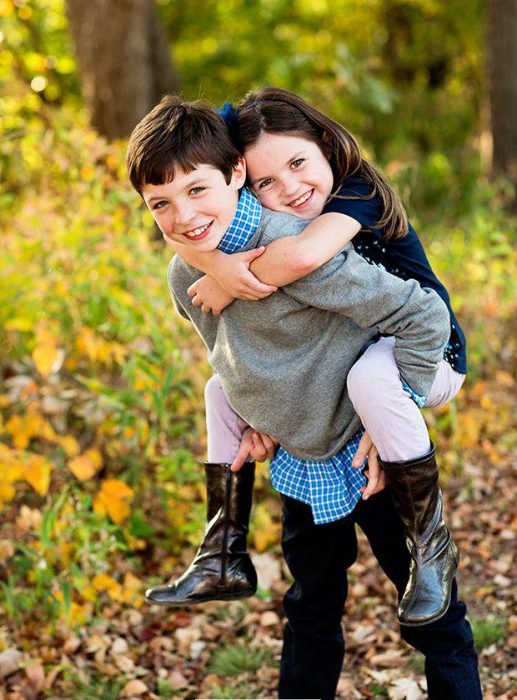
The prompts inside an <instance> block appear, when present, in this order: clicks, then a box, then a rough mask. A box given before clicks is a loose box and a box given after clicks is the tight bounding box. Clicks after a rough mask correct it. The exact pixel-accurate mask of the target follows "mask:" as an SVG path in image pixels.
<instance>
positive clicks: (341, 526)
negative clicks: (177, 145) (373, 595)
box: [279, 489, 482, 700]
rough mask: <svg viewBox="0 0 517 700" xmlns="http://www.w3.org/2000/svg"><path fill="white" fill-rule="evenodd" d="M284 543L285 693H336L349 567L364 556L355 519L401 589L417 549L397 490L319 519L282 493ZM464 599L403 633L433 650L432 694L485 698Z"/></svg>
mask: <svg viewBox="0 0 517 700" xmlns="http://www.w3.org/2000/svg"><path fill="white" fill-rule="evenodd" d="M282 511H283V530H282V547H283V550H284V556H285V559H286V561H287V564H288V566H289V569H290V571H291V573H292V575H293V577H294V583H293V585H292V586H291V588H290V589H289V590H288V591H287V593H286V595H285V598H284V609H285V614H286V616H287V624H286V627H285V630H284V647H283V651H282V664H281V670H280V684H279V697H280V698H320V699H321V700H332V699H333V698H334V697H335V693H336V686H337V683H338V680H339V675H340V673H341V668H342V664H343V657H344V653H345V642H344V638H343V632H342V628H341V618H342V615H343V607H344V604H345V600H346V597H347V591H348V585H347V568H348V567H350V566H351V565H352V564H353V563H354V561H355V560H356V557H357V538H356V533H355V524H356V523H357V524H358V525H359V527H360V528H361V529H362V530H363V532H364V533H365V535H366V537H367V538H368V541H369V542H370V546H371V548H372V550H373V553H374V554H375V556H376V557H377V559H378V561H379V564H380V565H381V567H382V568H383V570H384V572H385V573H386V575H387V576H388V577H389V578H390V579H391V580H392V581H393V583H394V584H395V586H396V587H397V590H398V592H399V595H401V594H402V592H403V591H404V588H405V586H406V582H407V578H408V571H409V553H408V551H407V548H406V544H405V540H404V533H403V531H402V524H401V521H400V518H399V516H398V514H397V512H396V511H395V508H394V506H393V502H392V500H391V497H390V494H389V490H388V489H385V490H384V491H382V492H381V493H379V494H377V495H375V496H372V497H371V498H370V499H368V500H367V501H362V500H361V501H360V502H359V504H358V505H357V507H356V509H355V510H354V512H353V513H352V514H351V515H349V516H348V517H346V518H343V519H342V520H339V521H337V522H334V523H329V524H326V525H314V521H313V519H312V513H311V509H310V507H309V506H307V505H305V504H304V503H301V502H300V501H295V500H294V499H292V498H289V497H287V496H282ZM465 612H466V607H465V604H464V603H463V602H461V601H458V598H457V586H456V582H455V583H454V587H453V592H452V601H451V605H450V607H449V610H448V611H447V613H446V615H445V616H444V617H442V619H441V620H438V621H437V622H433V623H431V624H429V625H425V626H424V627H404V626H401V627H400V631H401V635H402V638H403V639H405V640H406V642H408V644H411V646H413V647H415V649H418V651H420V652H422V653H423V654H424V656H425V674H426V678H427V686H428V693H429V698H430V700H478V699H479V698H481V697H482V694H481V686H480V682H479V675H478V665H477V655H476V652H475V650H474V645H473V641H472V630H471V628H470V625H469V623H468V622H467V620H466V619H465Z"/></svg>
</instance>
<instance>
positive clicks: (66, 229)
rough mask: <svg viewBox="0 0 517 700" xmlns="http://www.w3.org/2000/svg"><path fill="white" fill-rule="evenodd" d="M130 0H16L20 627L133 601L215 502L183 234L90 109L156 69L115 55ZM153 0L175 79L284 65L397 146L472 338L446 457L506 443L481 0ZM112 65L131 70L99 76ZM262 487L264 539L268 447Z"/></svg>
mask: <svg viewBox="0 0 517 700" xmlns="http://www.w3.org/2000/svg"><path fill="white" fill-rule="evenodd" d="M126 4H127V6H128V8H129V9H128V12H129V11H130V9H131V7H134V6H137V5H138V3H133V4H132V5H131V3H126ZM115 5H116V6H117V7H118V11H119V12H122V10H121V8H123V7H124V3H114V4H113V3H112V4H111V5H110V3H109V2H106V0H103V1H101V0H96V2H93V1H92V2H88V3H83V7H82V8H81V3H79V8H78V4H77V3H74V2H70V3H69V4H68V7H67V6H65V3H64V2H63V0H0V136H1V139H0V179H1V191H0V223H1V234H0V236H1V239H0V240H1V245H2V255H1V256H0V285H1V286H0V290H1V302H2V303H1V305H0V343H1V349H2V352H1V359H0V372H1V375H0V382H1V384H0V411H1V413H0V440H1V442H0V462H1V470H2V479H1V480H0V507H1V508H2V511H1V514H0V527H1V530H0V574H1V579H2V580H1V581H0V585H1V591H2V596H1V600H2V607H3V610H4V612H5V613H6V615H7V618H8V619H10V620H11V621H13V620H14V619H17V620H18V623H17V624H18V625H22V627H21V628H18V629H23V634H24V635H25V636H26V638H29V637H30V636H31V629H32V633H33V634H36V627H37V628H38V629H40V630H41V629H48V630H50V631H51V633H52V634H53V633H54V632H53V630H55V628H56V625H62V626H65V627H66V626H68V627H70V626H74V625H76V624H79V623H81V622H84V621H86V620H88V619H89V618H90V617H91V616H92V615H95V614H97V613H99V611H100V610H101V609H102V610H104V611H105V609H106V605H108V604H109V605H115V606H117V605H118V606H125V605H126V606H127V605H130V606H135V607H139V605H140V603H141V594H142V587H143V585H144V583H143V579H145V580H146V582H149V581H150V580H153V577H156V578H155V579H154V580H161V579H162V578H163V577H164V576H167V575H168V574H169V573H170V571H171V568H172V567H173V566H174V564H175V563H176V561H177V559H176V557H177V555H178V553H179V551H180V550H181V548H182V547H183V546H184V544H185V542H189V541H191V542H192V543H194V542H195V541H196V540H197V539H198V535H199V528H200V523H201V520H202V514H203V505H202V498H203V484H202V480H201V479H200V473H201V468H200V466H199V464H200V461H201V460H202V458H203V452H204V436H203V433H204V422H203V405H202V387H203V384H204V381H205V380H206V378H207V377H208V376H209V369H208V367H207V366H206V362H205V358H204V352H203V348H202V347H201V344H200V343H199V341H198V340H197V339H196V338H195V337H194V336H193V334H192V332H191V330H190V329H189V328H188V326H187V324H185V323H183V322H182V321H181V320H179V319H177V318H175V316H174V312H173V308H172V305H171V302H170V299H169V297H168V292H167V287H166V281H165V270H166V263H167V257H168V256H167V253H166V251H164V250H163V247H162V244H161V242H160V241H157V240H156V236H155V234H154V232H153V226H152V219H151V217H150V216H149V215H148V214H147V213H146V212H145V211H144V210H143V206H142V204H141V202H140V201H139V199H138V197H137V196H136V195H135V194H134V192H133V191H132V190H131V188H130V186H129V184H128V183H127V181H126V174H125V165H124V152H125V145H126V137H127V135H128V133H129V131H128V126H127V124H125V125H123V126H122V127H121V132H120V133H118V137H117V138H113V134H110V133H106V132H107V131H109V129H108V128H106V129H101V128H100V127H98V128H93V126H92V125H95V124H101V123H104V124H106V123H109V122H110V120H109V119H108V120H106V119H105V120H104V122H102V120H99V119H98V118H96V115H95V114H94V110H95V109H100V108H99V102H98V101H97V103H96V102H95V100H96V99H97V100H99V99H100V101H101V102H100V103H101V104H104V105H105V106H106V105H107V104H108V103H110V105H111V107H113V102H114V101H115V102H117V103H118V106H119V107H120V105H122V106H123V107H124V109H123V110H122V111H123V112H124V113H126V115H127V114H129V113H130V110H131V108H132V105H133V104H136V103H138V104H139V105H141V104H142V101H141V100H140V101H139V100H137V99H136V91H138V90H140V88H142V90H144V92H145V89H144V88H145V87H146V86H147V87H149V80H150V79H144V82H145V83H146V85H144V86H142V85H140V86H138V85H136V86H133V87H128V86H127V84H126V81H127V80H128V76H127V75H126V73H128V74H129V73H132V71H131V70H130V69H129V68H128V70H127V71H123V70H122V71H120V72H119V73H118V74H117V73H116V71H115V72H114V73H113V71H112V73H110V72H109V71H108V70H107V69H105V68H104V61H105V59H106V58H107V57H108V54H109V52H110V51H111V52H115V53H116V51H117V50H118V49H120V50H122V49H121V47H122V44H123V43H124V42H123V41H122V40H114V35H115V34H116V32H117V31H118V30H117V29H116V28H115V27H116V26H120V27H123V28H125V29H124V31H126V32H129V30H127V27H129V26H130V24H131V17H130V16H129V15H128V16H127V17H126V18H125V19H124V21H122V18H121V22H120V24H119V25H117V24H116V23H115V24H114V23H113V22H112V21H111V20H110V16H109V13H110V12H113V7H114V6H115ZM146 5H147V9H146V11H149V7H150V8H152V10H153V13H154V9H155V7H156V14H155V15H153V19H152V20H149V22H151V21H152V22H155V23H157V24H156V26H159V30H160V32H161V36H162V37H165V39H166V45H167V53H168V59H169V60H170V65H169V66H168V68H167V75H168V76H169V78H168V80H170V89H174V88H176V87H178V85H179V86H180V89H181V91H182V93H183V94H184V95H185V96H186V98H188V99H195V98H197V97H200V96H201V97H206V98H209V99H210V100H211V101H212V102H213V103H215V104H221V103H223V102H224V101H226V100H228V99H230V100H238V99H239V98H240V97H241V96H242V95H243V93H245V92H246V91H247V90H248V89H250V88H253V87H256V86H258V85H264V84H274V85H279V86H282V87H287V88H290V89H292V90H295V91H296V92H298V93H300V94H301V95H303V96H304V97H306V98H307V99H309V100H310V101H312V102H314V104H316V105H317V106H318V107H320V108H321V109H323V110H325V111H327V112H328V113H329V114H331V115H332V116H333V117H334V118H335V119H337V120H339V121H341V122H342V123H343V124H345V125H346V126H347V128H349V129H350V130H351V131H352V132H353V133H354V134H355V135H356V136H357V138H358V139H359V142H360V143H361V144H362V145H363V148H364V150H365V152H366V153H367V154H368V156H369V157H371V158H372V159H373V160H375V161H376V162H377V164H379V165H380V166H381V167H382V168H383V169H384V171H385V172H386V174H387V175H388V176H389V178H390V179H391V180H392V182H393V183H394V184H395V185H396V186H397V187H398V189H399V191H400V193H401V195H402V198H403V200H404V202H405V204H406V206H407V208H408V210H409V213H410V217H411V219H412V221H413V223H414V224H415V225H416V227H417V230H418V231H419V232H420V233H421V235H422V237H423V240H424V242H425V244H426V247H427V249H428V251H429V253H430V257H431V259H432V261H433V265H434V266H435V268H436V270H437V273H438V274H439V276H440V277H441V278H442V279H443V280H444V281H445V283H446V284H447V285H448V287H449V289H450V291H451V294H452V297H453V302H454V306H455V308H456V309H457V313H458V315H459V318H460V319H461V320H462V322H463V324H464V326H465V328H466V331H467V334H468V338H469V349H470V374H469V380H468V383H467V385H466V389H465V391H464V392H463V394H462V396H463V397H464V398H462V399H460V405H459V408H460V410H457V407H456V405H453V406H451V407H449V408H446V409H443V410H442V411H441V412H440V411H438V412H437V413H435V414H433V416H431V417H430V418H429V422H430V427H431V430H432V431H433V437H434V439H435V440H436V441H437V442H438V443H439V444H440V446H441V448H442V453H443V455H444V468H445V470H446V471H447V470H448V471H449V473H450V474H456V475H461V474H462V473H463V472H462V469H463V465H464V460H465V459H466V457H465V456H466V455H467V457H469V455H470V457H469V459H470V458H471V456H472V455H474V454H479V455H485V458H486V459H488V460H489V463H490V464H496V463H497V461H498V460H499V459H502V458H503V457H504V455H508V454H509V451H510V449H511V445H510V438H509V432H508V428H509V426H510V424H511V412H510V410H509V409H508V407H506V408H505V407H504V406H503V409H501V411H500V413H499V415H498V422H496V421H494V418H493V411H494V405H495V403H496V401H497V399H496V398H494V397H497V392H498V389H497V387H498V386H503V387H506V389H508V387H511V386H512V385H513V384H512V382H513V380H512V376H511V361H512V337H513V336H512V328H511V321H512V318H513V313H514V309H513V307H512V293H513V291H514V287H513V286H512V285H513V283H512V277H513V276H514V273H513V268H512V262H513V260H512V247H511V243H512V239H511V235H512V230H513V228H512V227H513V225H514V223H515V222H514V220H513V219H512V217H511V213H510V212H511V209H512V201H513V195H514V189H513V188H514V184H513V182H512V178H513V176H514V172H515V171H512V170H511V168H507V171H506V172H503V175H505V176H503V177H498V178H494V177H493V176H492V174H493V173H492V170H491V143H492V140H493V138H492V136H493V135H492V133H491V122H490V117H489V115H490V105H489V93H490V84H489V81H488V78H487V51H486V40H485V37H486V23H487V19H486V17H487V15H486V8H485V2H484V1H483V0H451V2H448V3H443V2H440V1H438V0H370V1H369V2H365V1H364V0H334V1H333V2H332V3H331V2H329V1H328V0H298V1H296V0H227V1H226V2H218V1H217V0H174V1H173V0H159V1H158V2H157V3H156V6H153V5H152V3H149V2H147V3H146ZM87 8H90V9H91V10H92V11H93V10H94V11H95V12H97V21H96V23H94V25H92V26H96V27H97V29H98V31H99V33H100V32H101V31H104V32H105V33H106V32H107V38H106V36H105V37H104V39H103V40H102V41H104V44H102V42H101V44H100V45H101V46H105V49H104V50H103V51H100V50H99V51H97V54H96V55H95V54H94V56H93V67H92V57H91V56H90V57H88V56H86V55H85V54H84V51H83V54H81V50H80V43H81V41H84V37H81V36H80V31H79V30H78V29H77V27H79V28H80V27H83V28H84V27H85V26H90V25H87V22H86V20H87V19H88V17H87V18H86V19H85V20H84V21H81V17H80V16H79V17H78V16H77V13H78V12H81V11H83V12H86V10H87ZM104 11H105V12H106V13H107V17H104V15H103V12H104ZM68 18H70V26H76V32H75V34H74V36H75V39H74V41H72V35H71V33H70V31H69V20H68ZM90 19H91V17H90ZM108 20H109V21H108ZM138 26H140V27H142V26H143V25H138ZM146 26H147V25H146ZM149 26H150V25H149ZM153 26H154V25H153ZM89 31H92V32H93V30H92V29H91V27H90V29H89ZM153 31H154V30H153ZM134 32H135V36H136V35H138V36H140V34H139V32H140V29H138V27H137V28H136V29H134ZM127 35H128V36H129V34H127ZM131 36H132V35H131ZM110 37H111V38H110ZM140 38H141V37H140ZM87 41H89V42H90V44H89V45H90V46H93V47H95V46H96V44H95V41H94V39H93V35H92V36H89V38H88V37H87ZM142 41H143V40H142ZM126 43H127V44H128V45H129V46H124V49H125V50H129V49H131V50H133V49H134V46H136V45H137V43H134V45H133V44H131V42H129V41H128V42H126ZM132 47H133V48H132ZM141 55H143V54H139V56H141ZM81 56H82V58H81ZM128 60H129V59H128ZM139 61H140V63H141V64H143V63H144V59H139ZM113 65H116V57H115V59H112V63H111V67H112V68H113ZM99 69H100V70H104V71H105V72H104V75H105V76H108V75H112V76H116V77H113V78H112V82H109V81H108V80H107V78H105V79H104V80H101V81H100V83H99V82H98V81H97V83H96V82H95V79H94V77H92V71H93V72H95V70H99ZM162 77H163V75H162ZM118 87H125V90H126V98H127V101H126V102H124V101H123V98H122V97H120V98H117V97H116V89H117V88H118ZM162 91H163V90H162ZM94 93H95V94H94ZM146 94H147V93H146ZM512 94H513V93H512ZM144 103H145V100H144ZM150 106H151V104H149V105H148V106H147V107H146V108H145V109H144V112H145V111H146V109H148V108H149V107H150ZM140 109H142V108H141V107H140ZM119 111H120V110H119ZM141 116H143V114H142V113H140V114H136V115H133V114H132V113H131V117H132V119H133V124H134V123H136V121H137V119H138V118H140V117H141ZM96 119H97V121H96ZM111 126H113V127H115V126H116V125H115V117H113V120H112V123H111V124H110V127H111ZM130 126H131V125H130ZM129 128H130V127H129ZM514 129H515V124H514ZM115 134H117V132H116V131H115ZM508 149H509V150H510V152H511V144H508ZM513 155H515V154H513ZM495 170H496V171H497V168H496V169H495ZM500 170H501V169H499V172H500ZM487 382H488V384H487ZM490 382H495V384H494V387H495V388H494V389H493V393H490V392H487V391H486V390H485V389H486V387H487V386H492V385H491V384H490ZM480 387H481V389H480ZM483 387H484V388H483ZM476 392H477V393H476ZM482 398H484V399H486V400H485V402H484V403H483V400H482ZM259 491H260V492H261V494H262V498H261V499H257V507H256V509H255V521H254V522H255V526H254V545H255V547H256V548H257V549H258V550H259V551H263V550H265V549H267V548H268V547H271V546H273V547H274V546H278V532H279V519H278V505H277V504H276V500H275V497H274V496H273V495H272V494H271V493H270V492H269V489H268V486H267V472H266V471H265V470H263V471H262V472H261V476H260V479H259ZM466 497H467V496H466ZM31 626H32V627H31ZM12 633H13V634H14V632H12ZM5 634H7V632H5ZM4 636H5V635H4ZM5 639H7V637H5ZM5 639H4V641H3V642H2V638H1V636H0V644H3V645H4V646H5V645H7V644H8V642H6V641H5Z"/></svg>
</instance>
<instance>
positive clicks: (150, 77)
mask: <svg viewBox="0 0 517 700" xmlns="http://www.w3.org/2000/svg"><path fill="white" fill-rule="evenodd" d="M67 15H68V21H69V25H70V32H71V35H72V39H73V41H74V44H75V53H76V58H77V63H78V67H79V72H80V75H81V84H82V91H83V96H84V100H85V103H86V105H87V107H88V109H89V111H90V115H91V124H92V126H93V127H94V128H95V129H97V131H99V133H101V134H103V135H104V136H107V137H108V138H110V139H113V138H124V137H126V136H128V135H129V134H130V133H131V131H132V129H133V127H134V126H135V125H136V124H137V123H138V122H139V121H140V119H141V118H142V117H143V116H144V115H145V114H146V113H147V112H148V111H149V110H150V109H151V107H152V106H153V105H154V104H156V102H158V100H159V99H160V97H161V96H162V95H164V94H167V93H171V92H177V91H178V89H179V80H178V76H177V74H176V72H175V71H174V69H173V66H172V63H171V58H170V52H169V46H168V43H167V39H166V37H165V33H164V31H163V28H162V26H161V25H160V22H159V18H158V15H157V12H156V8H155V5H154V2H153V1H152V0H67Z"/></svg>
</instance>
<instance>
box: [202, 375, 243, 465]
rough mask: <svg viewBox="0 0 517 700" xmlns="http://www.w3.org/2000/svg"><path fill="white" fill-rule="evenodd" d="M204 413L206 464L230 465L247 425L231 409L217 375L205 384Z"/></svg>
mask: <svg viewBox="0 0 517 700" xmlns="http://www.w3.org/2000/svg"><path fill="white" fill-rule="evenodd" d="M205 411H206V432H207V457H208V462H216V463H217V462H220V463H225V464H231V463H232V462H233V460H234V459H235V457H236V455H237V452H238V451H239V446H240V444H241V438H242V433H243V432H244V430H245V428H247V427H248V424H247V423H246V422H245V421H244V420H243V419H242V418H241V417H240V416H239V415H238V414H237V413H236V412H235V411H234V410H233V408H232V407H231V405H230V402H229V401H228V399H227V397H226V394H225V393H224V389H223V387H222V386H221V382H220V381H219V377H218V376H217V374H214V376H213V377H210V379H209V380H208V382H207V383H206V387H205Z"/></svg>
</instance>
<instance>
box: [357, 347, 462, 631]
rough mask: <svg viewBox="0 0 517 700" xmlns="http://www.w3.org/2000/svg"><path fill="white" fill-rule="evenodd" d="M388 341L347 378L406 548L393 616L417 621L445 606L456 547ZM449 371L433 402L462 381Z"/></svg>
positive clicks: (430, 457) (431, 457) (419, 421)
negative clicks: (407, 564)
mask: <svg viewBox="0 0 517 700" xmlns="http://www.w3.org/2000/svg"><path fill="white" fill-rule="evenodd" d="M393 347H394V339H393V338H381V339H380V340H379V341H378V342H377V343H375V344H374V345H372V346H371V347H369V348H368V349H367V350H366V352H365V353H364V355H363V356H362V357H361V358H360V359H359V360H358V361H357V362H356V364H355V365H354V367H353V368H352V370H351V371H350V374H349V377H348V383H347V384H348V390H349V394H350V398H351V400H352V403H353V404H354V407H355V409H356V411H357V413H358V415H359V417H360V418H361V420H362V422H363V425H364V426H365V428H366V429H367V431H368V432H369V434H370V437H371V438H372V440H373V442H374V444H375V445H376V447H377V450H378V452H379V456H380V463H381V466H382V467H383V469H384V471H385V473H386V476H387V479H388V482H389V483H390V486H391V495H392V497H393V499H394V501H395V504H396V507H397V510H398V513H399V515H400V518H401V520H402V523H403V526H404V530H405V534H406V538H407V541H408V546H409V549H410V553H411V558H412V561H411V568H410V575H409V580H408V583H407V586H406V589H405V593H404V595H403V596H402V599H401V601H400V604H399V608H398V620H399V622H400V623H401V624H404V625H406V626H418V625H425V624H429V623H430V622H433V621H435V620H438V619H439V618H440V617H442V616H443V615H444V614H445V612H446V611H447V608H448V606H449V604H450V600H451V593H452V588H453V578H454V575H455V573H456V570H457V566H458V553H457V549H456V545H455V544H454V542H453V541H452V539H451V536H450V533H449V531H448V529H447V528H446V526H445V523H444V521H443V518H442V497H441V491H440V488H439V486H438V468H437V465H436V460H435V454H434V449H431V444H430V440H429V435H428V433H427V428H426V425H425V422H424V419H423V417H422V415H421V413H420V409H419V408H418V406H417V405H416V403H415V402H414V401H413V400H412V399H411V397H410V396H409V394H408V393H407V392H406V391H404V389H403V388H402V383H401V380H400V375H399V371H398V368H397V365H396V362H395V356H394V353H393ZM454 374H456V373H454ZM451 376H452V375H451V373H450V372H449V371H448V370H447V367H445V363H441V364H440V372H439V373H438V375H437V378H436V381H435V384H434V385H433V388H432V391H431V394H432V396H431V400H432V401H433V402H434V405H437V404H438V403H440V402H441V401H442V400H444V399H445V398H446V397H450V396H451V395H452V394H453V393H454V391H457V389H459V385H460V384H461V381H460V380H457V381H455V383H453V384H454V386H453V387H452V388H451V386H450V384H451V381H450V380H451ZM458 376H461V375H458Z"/></svg>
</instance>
